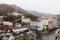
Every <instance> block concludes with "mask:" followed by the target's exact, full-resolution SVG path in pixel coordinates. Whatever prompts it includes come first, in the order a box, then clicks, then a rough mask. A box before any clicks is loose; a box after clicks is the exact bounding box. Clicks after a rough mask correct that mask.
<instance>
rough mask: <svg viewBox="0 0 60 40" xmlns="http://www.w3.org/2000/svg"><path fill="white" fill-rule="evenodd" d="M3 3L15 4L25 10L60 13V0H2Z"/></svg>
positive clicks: (0, 0)
mask: <svg viewBox="0 0 60 40" xmlns="http://www.w3.org/2000/svg"><path fill="white" fill-rule="evenodd" d="M1 3H6V4H15V5H17V6H20V7H21V8H23V9H25V10H33V11H38V12H44V13H51V14H60V0H0V4H1Z"/></svg>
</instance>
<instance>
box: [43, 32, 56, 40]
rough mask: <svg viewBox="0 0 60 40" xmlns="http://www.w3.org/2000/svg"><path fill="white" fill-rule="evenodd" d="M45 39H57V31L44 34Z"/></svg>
mask: <svg viewBox="0 0 60 40" xmlns="http://www.w3.org/2000/svg"><path fill="white" fill-rule="evenodd" d="M43 40H55V33H54V32H53V33H52V34H49V35H45V36H43Z"/></svg>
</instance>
